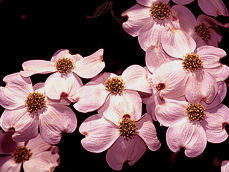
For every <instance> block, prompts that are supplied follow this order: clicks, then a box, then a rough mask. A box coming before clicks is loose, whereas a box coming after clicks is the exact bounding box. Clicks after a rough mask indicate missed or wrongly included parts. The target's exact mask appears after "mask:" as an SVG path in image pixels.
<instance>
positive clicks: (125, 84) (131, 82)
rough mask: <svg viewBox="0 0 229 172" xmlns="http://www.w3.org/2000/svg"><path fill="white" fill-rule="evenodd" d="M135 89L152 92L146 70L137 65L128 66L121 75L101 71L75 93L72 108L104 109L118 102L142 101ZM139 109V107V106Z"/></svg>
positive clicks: (82, 110) (82, 109) (84, 109)
mask: <svg viewBox="0 0 229 172" xmlns="http://www.w3.org/2000/svg"><path fill="white" fill-rule="evenodd" d="M137 91H140V92H145V93H152V89H151V87H150V84H149V82H148V80H147V72H146V70H145V69H144V68H143V67H141V66H139V65H132V66H129V67H128V68H127V69H126V70H124V71H123V73H122V75H121V76H118V75H116V74H113V73H108V72H106V73H102V74H100V75H99V76H97V77H96V78H93V79H92V80H91V81H90V82H89V83H87V84H86V85H84V86H83V87H81V88H80V89H79V91H78V92H77V93H76V103H75V104H74V108H75V109H76V110H78V111H80V112H84V113H85V112H91V111H94V110H98V109H99V110H100V111H105V110H106V109H108V108H109V107H111V106H116V104H117V103H118V102H125V101H127V102H134V103H133V104H134V105H135V104H137V105H138V103H136V102H142V100H141V97H140V96H139V94H138V93H137ZM139 109H141V108H140V107H139Z"/></svg>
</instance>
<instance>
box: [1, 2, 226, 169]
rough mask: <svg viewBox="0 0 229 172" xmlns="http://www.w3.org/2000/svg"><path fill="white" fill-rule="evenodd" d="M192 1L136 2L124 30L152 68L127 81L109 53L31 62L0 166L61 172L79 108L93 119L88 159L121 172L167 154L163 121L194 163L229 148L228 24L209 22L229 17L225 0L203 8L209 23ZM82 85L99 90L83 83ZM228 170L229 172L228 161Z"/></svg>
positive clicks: (137, 69) (15, 97) (17, 80)
mask: <svg viewBox="0 0 229 172" xmlns="http://www.w3.org/2000/svg"><path fill="white" fill-rule="evenodd" d="M192 1H194V0H173V2H175V3H177V5H173V6H171V5H170V2H169V0H137V4H136V5H134V6H133V7H131V8H130V9H127V10H126V11H125V12H123V13H122V16H123V17H127V20H126V21H125V22H123V24H122V27H123V29H124V30H125V31H126V32H127V33H128V34H130V35H131V36H133V37H137V39H138V42H139V46H140V47H141V48H142V49H143V50H144V51H145V64H146V66H145V67H143V66H140V65H138V64H134V65H131V66H129V67H127V68H126V69H125V70H124V71H123V72H122V74H120V75H118V74H115V73H110V72H102V71H103V69H104V68H105V62H104V61H103V54H104V50H103V49H102V48H101V49H99V50H97V51H96V52H94V53H93V54H91V55H89V56H86V57H83V56H81V55H80V54H71V53H70V52H69V50H63V49H62V50H59V51H57V52H56V53H55V54H54V55H53V56H52V57H51V60H50V61H47V60H29V61H26V62H24V63H23V64H22V68H23V70H22V71H20V72H17V73H13V74H10V75H7V76H5V77H4V78H3V81H4V82H5V83H6V86H4V87H0V105H1V106H2V107H3V108H4V109H5V110H4V112H3V114H2V115H1V118H0V126H1V128H2V129H3V130H4V131H1V133H0V154H5V155H7V156H4V158H1V159H0V171H2V172H7V171H20V170H21V168H23V169H24V171H25V172H27V171H48V170H49V171H53V170H54V169H55V168H56V167H57V166H58V165H59V163H60V161H59V154H58V147H57V146H54V145H56V144H58V143H59V142H60V140H61V136H62V133H63V132H65V133H73V132H75V130H76V128H77V117H76V114H75V113H74V111H73V109H71V107H70V105H71V104H73V107H74V108H75V110H77V111H78V112H82V113H88V112H93V113H94V115H91V116H90V117H88V118H87V119H86V120H85V121H83V123H82V124H80V126H79V133H80V134H82V135H84V136H85V137H84V138H83V139H82V140H81V144H82V146H83V148H84V149H86V150H87V151H89V152H93V153H101V152H104V151H106V157H105V158H106V162H107V163H108V165H109V166H110V167H111V168H112V169H114V170H121V169H122V167H123V164H124V163H125V162H128V164H129V165H130V166H132V165H134V164H135V163H136V162H137V161H138V160H139V159H140V158H141V157H142V156H143V155H144V153H145V152H146V150H147V149H149V150H150V151H157V150H158V149H159V148H160V147H161V142H160V140H159V139H158V137H157V131H156V127H155V126H154V122H155V121H157V122H158V123H160V126H161V127H167V132H166V143H167V146H168V147H169V149H170V150H171V151H173V152H178V151H179V150H180V149H181V148H184V154H185V155H186V156H187V157H196V156H199V155H200V154H201V153H203V151H204V150H205V148H206V146H207V142H211V143H222V142H224V141H225V140H226V139H227V138H228V134H227V132H226V130H225V125H226V124H228V123H229V108H228V107H227V106H225V105H224V104H222V101H223V100H224V98H225V96H226V93H227V86H226V84H225V80H226V79H227V78H228V76H229V67H228V66H227V65H225V64H222V63H221V62H220V60H221V58H223V57H226V55H227V54H226V52H225V51H224V50H223V49H221V48H219V47H218V45H219V43H220V41H221V40H222V35H221V34H220V32H219V29H220V27H228V25H229V24H227V23H226V24H222V23H220V22H218V21H217V20H216V19H215V18H212V17H210V16H213V17H216V16H218V15H224V16H228V15H229V13H228V11H227V8H226V6H225V5H224V4H223V2H222V0H208V1H207V0H198V4H199V7H200V8H201V10H202V11H203V12H204V13H205V14H201V15H199V16H198V17H197V18H196V17H195V16H194V14H193V13H192V12H191V11H190V10H189V9H188V8H187V7H185V6H184V5H186V4H188V3H191V2H192ZM209 15H210V16H209ZM37 74H48V75H49V76H48V78H47V79H46V81H45V82H42V83H36V84H34V85H33V84H32V81H31V76H32V75H37ZM81 78H84V79H90V81H89V82H87V83H86V84H83V82H82V79H81ZM143 104H145V105H146V111H147V113H144V114H143V110H142V109H143V108H142V107H143ZM228 159H229V157H228ZM41 167H42V168H43V169H41ZM221 169H222V172H226V171H229V162H228V161H224V162H223V163H222V168H221Z"/></svg>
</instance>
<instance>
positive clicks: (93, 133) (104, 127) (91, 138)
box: [79, 114, 120, 153]
mask: <svg viewBox="0 0 229 172" xmlns="http://www.w3.org/2000/svg"><path fill="white" fill-rule="evenodd" d="M79 132H80V133H81V134H83V135H85V138H83V139H82V140H81V144H82V146H83V147H84V149H86V150H87V151H90V152H94V153H100V152H103V151H105V150H107V149H108V148H110V147H111V145H112V144H113V143H114V142H115V140H116V139H117V138H118V137H119V135H120V134H119V130H118V127H117V126H116V125H114V124H113V123H111V122H109V121H107V120H106V119H105V118H103V117H102V115H99V114H96V115H92V116H90V117H89V118H87V119H86V120H85V121H84V122H83V123H82V124H81V126H80V127H79Z"/></svg>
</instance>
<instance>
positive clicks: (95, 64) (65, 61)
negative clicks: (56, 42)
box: [20, 49, 105, 101]
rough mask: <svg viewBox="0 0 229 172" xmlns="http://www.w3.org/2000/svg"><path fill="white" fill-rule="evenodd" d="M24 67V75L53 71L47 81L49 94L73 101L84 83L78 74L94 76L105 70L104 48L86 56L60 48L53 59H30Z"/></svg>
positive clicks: (46, 86)
mask: <svg viewBox="0 0 229 172" xmlns="http://www.w3.org/2000/svg"><path fill="white" fill-rule="evenodd" d="M22 67H23V69H24V71H21V72H20V74H21V75H22V76H24V77H28V76H31V75H34V74H39V73H40V74H47V73H53V74H52V75H50V76H49V77H48V78H47V80H46V82H45V91H46V93H47V96H48V97H49V98H51V99H56V100H59V99H60V97H61V95H65V96H67V97H68V99H69V100H71V101H73V98H72V96H73V95H74V93H75V92H76V91H77V90H78V89H79V88H80V87H81V86H82V85H83V83H82V81H81V79H80V78H79V77H78V76H80V77H82V78H93V77H94V76H96V75H97V74H98V73H99V72H101V71H102V70H103V68H104V67H105V63H104V62H103V49H99V50H98V51H96V52H95V53H93V54H92V55H90V56H87V57H84V58H83V57H82V56H81V55H80V54H76V55H71V54H70V53H69V50H59V51H57V52H56V53H55V54H54V55H53V56H52V58H51V61H46V60H29V61H26V62H24V63H23V64H22Z"/></svg>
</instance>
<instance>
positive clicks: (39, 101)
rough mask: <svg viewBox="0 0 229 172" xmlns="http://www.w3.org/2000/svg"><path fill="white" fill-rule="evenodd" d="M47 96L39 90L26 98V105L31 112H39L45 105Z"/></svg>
mask: <svg viewBox="0 0 229 172" xmlns="http://www.w3.org/2000/svg"><path fill="white" fill-rule="evenodd" d="M45 102H46V101H45V96H44V95H43V94H41V93H38V92H33V93H30V94H29V95H28V96H27V98H26V100H25V105H26V106H27V110H28V111H29V112H37V111H38V110H40V109H42V108H43V107H44V106H45Z"/></svg>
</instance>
